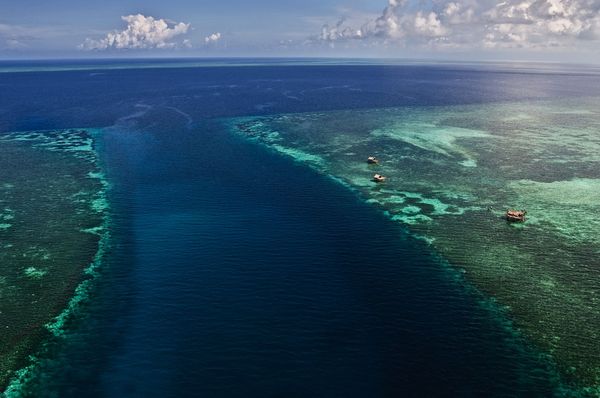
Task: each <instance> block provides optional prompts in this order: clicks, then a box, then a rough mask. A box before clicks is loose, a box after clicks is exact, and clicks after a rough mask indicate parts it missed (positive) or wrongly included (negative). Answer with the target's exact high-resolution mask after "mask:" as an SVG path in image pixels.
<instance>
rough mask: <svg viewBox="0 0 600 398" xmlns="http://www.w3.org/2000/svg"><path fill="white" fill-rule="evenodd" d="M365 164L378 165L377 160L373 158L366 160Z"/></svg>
mask: <svg viewBox="0 0 600 398" xmlns="http://www.w3.org/2000/svg"><path fill="white" fill-rule="evenodd" d="M367 163H369V164H378V163H379V159H377V158H376V157H375V156H369V157H368V158H367Z"/></svg>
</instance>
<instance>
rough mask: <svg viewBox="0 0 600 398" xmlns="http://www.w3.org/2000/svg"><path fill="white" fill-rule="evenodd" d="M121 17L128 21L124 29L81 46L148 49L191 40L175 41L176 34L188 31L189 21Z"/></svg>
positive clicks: (142, 16)
mask: <svg viewBox="0 0 600 398" xmlns="http://www.w3.org/2000/svg"><path fill="white" fill-rule="evenodd" d="M121 19H122V20H123V21H124V22H126V23H127V27H126V28H125V29H124V30H121V31H113V32H109V33H107V34H106V36H105V37H104V38H101V39H97V40H94V39H89V38H88V39H86V40H85V42H84V43H83V44H81V45H80V46H79V47H80V48H81V49H85V50H107V49H147V48H175V47H178V46H180V45H183V46H187V45H188V44H189V40H188V41H185V40H184V41H183V42H181V43H179V42H176V41H174V39H175V38H176V36H180V35H184V34H186V33H187V32H188V30H189V28H190V24H188V23H183V22H179V23H177V22H170V21H167V20H165V19H157V18H154V17H151V16H145V15H142V14H136V15H126V16H122V17H121Z"/></svg>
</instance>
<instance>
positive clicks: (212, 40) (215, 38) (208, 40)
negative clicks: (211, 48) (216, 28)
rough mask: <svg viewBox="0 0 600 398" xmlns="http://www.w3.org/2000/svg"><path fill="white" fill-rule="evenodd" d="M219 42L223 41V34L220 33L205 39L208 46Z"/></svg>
mask: <svg viewBox="0 0 600 398" xmlns="http://www.w3.org/2000/svg"><path fill="white" fill-rule="evenodd" d="M219 40H221V33H219V32H215V33H212V34H210V35H208V36H206V37H205V38H204V42H205V43H206V44H210V43H216V42H218V41H219Z"/></svg>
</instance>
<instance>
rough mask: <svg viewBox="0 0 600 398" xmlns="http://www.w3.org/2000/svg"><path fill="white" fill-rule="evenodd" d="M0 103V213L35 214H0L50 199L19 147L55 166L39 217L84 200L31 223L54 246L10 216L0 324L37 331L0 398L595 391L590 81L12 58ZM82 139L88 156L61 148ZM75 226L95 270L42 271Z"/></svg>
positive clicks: (519, 69) (330, 66) (428, 69)
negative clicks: (371, 161)
mask: <svg viewBox="0 0 600 398" xmlns="http://www.w3.org/2000/svg"><path fill="white" fill-rule="evenodd" d="M0 90H1V92H2V94H1V95H0V137H1V138H2V139H0V153H2V152H1V151H6V152H5V153H10V154H12V155H11V156H13V158H12V159H13V160H11V161H8V160H6V159H8V158H5V162H6V165H5V166H3V168H4V172H3V173H2V174H0V176H2V177H3V178H5V179H6V180H7V181H0V185H1V184H4V185H2V186H3V187H4V188H3V189H4V190H3V191H0V193H3V195H4V197H2V198H0V199H2V200H3V201H5V200H9V199H10V200H14V203H15V204H14V205H13V207H15V208H17V207H18V206H19V204H20V203H25V202H23V201H25V200H28V201H32V202H35V201H39V198H38V197H37V196H36V195H40V190H39V189H38V190H21V191H18V192H17V193H18V195H20V196H18V200H15V199H14V197H15V196H14V195H16V194H12V193H10V195H12V196H9V194H8V193H4V192H5V191H6V192H13V191H14V190H15V189H16V188H15V187H18V186H19V185H18V184H17V183H13V182H11V181H9V180H10V179H11V178H12V177H13V175H15V173H16V170H17V169H18V170H19V173H18V175H19V176H20V177H19V178H20V180H19V181H21V182H22V183H24V184H26V185H27V184H28V183H27V181H34V180H35V181H37V184H38V185H39V184H40V181H41V179H40V174H39V173H40V171H39V170H40V169H39V164H38V165H36V164H35V161H32V162H30V163H31V164H30V163H28V162H19V160H18V156H19V155H18V154H19V153H21V152H17V150H18V151H26V153H27V156H28V159H30V157H31V158H32V159H35V157H36V156H39V159H44V162H46V163H44V164H51V165H52V166H53V167H52V168H44V170H46V172H47V173H48V174H49V175H48V176H46V175H44V181H47V182H48V186H49V187H51V188H52V189H50V188H48V191H47V192H46V193H45V194H46V195H47V198H46V199H45V200H47V201H48V202H44V203H55V204H56V203H62V202H59V201H60V200H64V201H65V203H78V204H79V205H81V204H82V203H84V204H85V203H88V204H91V206H88V207H89V209H88V210H85V209H80V208H79V207H74V208H73V209H71V208H70V207H68V206H67V205H66V204H65V205H64V206H63V205H61V207H60V208H59V210H56V209H55V208H54V207H47V206H43V205H40V206H39V207H40V208H43V209H45V211H46V212H45V213H43V214H45V215H44V217H46V219H49V220H48V223H47V224H48V226H47V227H46V228H48V231H50V230H51V231H58V232H60V233H61V234H62V233H64V234H67V235H64V236H65V239H64V240H61V239H60V237H59V236H58V235H57V234H53V235H52V239H50V240H49V239H48V238H47V233H46V231H47V230H46V229H44V230H34V231H33V233H28V234H25V233H19V234H17V232H14V231H18V226H19V225H21V224H19V223H18V222H17V221H19V220H20V218H19V217H20V216H22V217H23V220H25V221H23V225H25V222H26V220H28V219H35V218H36V217H35V216H36V215H38V214H39V212H40V211H41V210H39V209H38V208H37V207H35V206H29V207H27V206H22V208H21V207H18V211H17V210H14V211H13V210H11V212H8V211H6V215H7V217H9V218H7V220H8V221H6V222H5V223H4V224H1V225H5V224H6V225H9V224H11V227H6V228H4V229H0V239H2V241H0V243H4V244H5V247H8V246H6V245H8V244H10V245H12V246H10V248H11V250H13V251H15V250H16V249H15V247H16V248H18V247H23V248H25V249H23V252H24V253H25V254H24V256H25V258H27V259H28V260H27V261H25V260H23V261H21V260H19V261H20V262H19V263H16V262H15V261H14V260H11V258H13V257H14V255H13V257H10V256H8V255H7V256H4V257H0V260H1V261H2V262H1V263H0V295H1V297H3V298H9V300H6V299H5V300H4V301H3V303H2V312H1V314H3V315H5V314H8V316H12V317H13V318H19V314H22V313H23V312H22V309H23V308H29V309H31V312H32V313H33V314H34V315H35V318H36V321H35V322H33V321H31V322H29V321H28V320H27V319H23V318H24V316H22V315H21V318H19V319H21V321H22V322H23V323H24V324H26V325H27V326H24V327H23V328H24V330H25V329H26V330H27V334H28V336H29V337H31V336H33V337H31V338H29V339H27V340H26V339H23V341H19V344H22V347H23V348H20V350H19V351H18V353H17V354H14V355H13V356H12V357H11V358H13V357H14V358H17V360H15V361H12V359H11V361H10V364H11V365H10V366H9V365H6V368H7V369H9V368H10V369H12V370H15V369H14V368H15V367H16V368H23V367H25V369H26V370H25V371H21V372H19V373H18V374H17V377H7V378H6V380H5V384H6V385H7V386H8V390H7V392H6V395H7V396H60V397H69V396H72V397H80V396H90V397H94V396H98V397H104V396H106V397H122V396H144V397H148V396H208V397H238V396H239V397H242V396H243V397H248V396H259V397H279V396H286V397H307V396H311V397H312V396H315V397H317V396H318V397H321V396H322V397H329V396H336V397H365V396H370V397H388V396H498V397H504V396H528V397H529V396H540V397H541V396H544V397H545V396H575V395H589V396H594V394H597V392H598V388H599V387H598V386H599V385H600V379H599V377H600V376H599V375H600V371H599V369H600V360H599V357H600V354H599V353H598V347H600V341H599V340H598V336H597V330H598V328H597V326H598V325H599V323H600V314H599V312H598V308H600V307H599V306H598V305H597V304H598V303H597V300H598V294H599V293H600V269H599V268H598V267H599V265H600V260H598V255H599V254H600V242H599V241H598V240H597V236H598V232H600V230H599V228H600V227H599V226H600V221H599V220H598V214H600V211H598V209H597V206H598V203H599V201H597V200H596V199H598V198H600V196H599V192H600V183H599V181H600V172H599V169H598V167H597V165H598V161H599V159H598V153H600V152H598V151H597V149H598V148H600V111H599V109H600V107H598V105H599V104H600V100H599V98H600V71H598V70H597V69H595V68H590V67H567V66H558V65H529V64H471V65H462V64H426V63H404V64H402V63H394V62H391V61H387V62H381V63H376V62H375V63H369V62H365V61H352V62H350V61H334V60H252V59H247V60H193V61H190V60H186V61H181V60H179V61H178V60H162V61H154V60H152V61H149V60H144V61H124V60H121V61H118V60H106V61H94V62H78V61H61V62H58V61H57V62H50V61H44V62H41V61H40V62H31V63H23V62H21V63H19V62H6V63H2V64H1V65H0ZM32 132H35V133H32ZM76 132H79V134H84V133H82V132H85V134H86V136H85V137H88V135H89V137H92V138H93V145H92V147H93V148H92V147H87V146H86V147H85V148H83V146H82V144H81V142H79V141H77V140H75V142H74V143H73V142H69V143H67V144H65V143H64V139H65V137H71V136H72V135H73V134H75V133H76ZM32 134H34V135H32ZM40 134H42V135H43V137H44V140H46V139H47V140H54V141H53V142H55V143H56V142H59V144H60V145H59V146H57V145H54V146H51V148H57V147H60V148H59V149H60V151H59V152H52V153H50V154H48V153H46V152H44V151H45V150H46V148H47V145H46V146H44V145H42V144H40V143H37V142H36V143H34V144H33V145H32V144H29V142H30V141H31V139H33V138H35V137H39V135H40ZM15 137H17V138H19V137H20V138H19V139H20V140H19V141H18V142H17V141H15ZM23 137H26V138H27V137H29V139H30V141H27V140H26V139H24V138H23ZM57 137H58V138H57ZM78 137H79V136H78ZM36 139H38V138H36ZM57 140H58V141H57ZM60 140H62V141H60ZM3 142H5V144H4V146H3ZM44 142H45V141H44ZM6 148H8V149H6ZM15 148H16V149H15ZM9 149H10V151H11V152H8V150H9ZM90 149H93V153H94V156H95V158H93V159H91V160H90V159H89V158H85V159H84V160H85V161H86V162H87V163H81V162H82V161H83V160H82V159H80V158H79V157H75V158H73V153H76V154H78V153H80V152H81V153H84V151H85V153H86V154H88V155H86V156H91V155H89V151H90ZM23 153H25V152H23ZM15 154H17V155H15ZM370 155H376V156H378V158H380V160H381V163H380V165H379V166H377V167H379V168H373V167H371V166H369V165H367V164H366V157H367V156H370ZM86 159H87V160H86ZM1 162H2V161H1V160H0V164H1ZM82 164H84V165H85V166H82ZM34 166H35V167H34ZM11 167H12V169H11ZM82 167H85V173H83V172H82V171H81V170H82ZM87 168H90V169H89V170H88V169H87ZM96 168H99V169H101V174H99V173H100V172H99V171H98V170H96ZM375 172H381V173H383V174H385V175H386V176H388V178H389V180H388V181H386V183H385V184H384V185H377V184H375V183H373V182H372V181H370V177H371V176H372V174H373V173H375ZM27 173H29V176H28V174H27ZM52 173H54V175H56V176H57V179H56V182H53V180H52ZM89 173H92V175H91V177H90V174H89ZM98 176H101V177H102V178H101V180H100V181H103V182H104V184H100V183H99V182H98V181H99V179H98ZM34 177H35V178H34ZM58 177H61V178H63V179H58ZM92 177H93V178H92ZM90 178H91V179H90ZM67 183H68V184H69V185H68V187H70V188H69V189H70V190H69V191H68V194H69V195H67V191H66V190H65V189H64V187H65V186H67V185H66V184H67ZM6 184H9V185H6ZM61 184H63V185H61ZM93 189H96V190H98V192H100V193H102V196H94V193H93V192H92V191H91V190H93ZM104 191H105V192H104ZM60 192H63V193H64V194H63V196H60V195H59V193H60ZM77 192H87V193H86V194H85V195H87V196H85V197H82V195H83V194H81V195H79V194H77ZM50 193H51V194H50ZM104 195H105V196H104ZM69 198H70V199H69ZM73 198H75V199H73ZM98 198H102V199H104V198H105V199H106V206H100V207H99V206H98V203H99V202H98V201H97V200H98ZM67 199H69V200H70V202H69V200H67ZM94 201H95V202H94ZM102 203H104V202H102ZM94 204H95V205H96V206H95V207H94V206H93V205H94ZM509 206H511V207H512V206H524V207H527V209H528V210H529V213H528V215H529V220H528V221H527V222H526V223H525V224H523V225H520V226H511V225H508V224H507V223H506V221H504V220H502V218H501V215H502V212H503V211H504V208H505V207H509ZM0 207H2V206H0ZM55 207H58V205H57V206H55ZM7 208H8V207H7ZM11 209H12V208H11ZM71 212H72V213H73V214H77V217H79V218H77V220H81V221H77V225H81V226H82V228H83V227H84V226H85V228H87V229H90V228H93V227H94V226H95V225H97V224H98V223H99V222H100V221H99V220H100V216H99V214H101V215H103V216H105V218H103V219H105V220H106V221H105V222H106V224H102V225H103V227H102V233H105V234H106V235H98V230H96V229H94V230H93V231H92V232H94V233H95V234H96V235H94V236H100V238H94V239H92V241H93V242H100V243H99V244H98V246H99V247H100V249H101V251H100V252H99V253H100V254H98V253H96V257H94V252H93V251H92V252H90V249H89V247H87V245H89V240H90V239H87V240H85V242H86V246H85V253H83V254H72V255H69V256H66V255H65V256H58V255H57V256H49V258H48V259H44V258H41V257H40V254H39V253H41V249H39V247H41V245H42V243H39V242H40V241H43V242H44V244H46V245H48V247H49V248H51V249H52V250H55V251H56V252H65V253H67V252H68V253H72V252H73V250H74V249H77V248H84V247H83V246H82V244H81V243H79V242H78V241H77V240H76V239H74V238H70V237H69V236H70V235H68V233H71V234H73V232H72V231H73V226H72V224H73V223H74V221H73V220H75V219H74V218H73V216H72V215H71ZM3 214H4V213H3ZM567 216H568V217H567ZM10 217H13V218H10ZM563 219H564V220H565V221H564V222H558V220H563ZM567 219H569V220H571V221H569V220H567ZM13 220H15V221H13ZM50 221H51V222H50ZM13 224H14V227H12V225H13ZM23 228H25V226H24V227H23ZM29 231H31V229H30V230H29ZM61 231H62V232H61ZM69 231H70V232H69ZM3 234H4V235H3ZM77 239H82V240H83V239H85V238H84V237H81V238H79V237H78V238H77ZM5 242H8V243H5ZM15 245H16V246H15ZM32 247H37V248H38V250H37V251H36V252H35V253H33V254H31V253H30V252H27V251H26V250H29V249H27V248H32ZM48 250H50V249H48ZM7 253H8V252H7ZM36 253H37V254H36ZM44 253H45V252H44ZM77 255H79V257H76V256H77ZM27 256H29V257H27ZM72 257H75V258H78V261H80V262H82V264H75V263H73V261H72V260H71V258H72ZM29 259H31V261H33V260H35V261H38V262H39V265H31V264H32V263H31V261H29ZM94 259H95V260H94ZM96 260H97V261H96ZM28 261H29V262H28ZM90 261H92V262H93V265H94V268H93V272H90V271H89V267H87V266H88V262H90ZM36 264H37V263H36ZM74 266H77V267H79V268H78V269H79V272H80V276H78V274H73V273H74V272H75V271H74V270H73V267H74ZM44 267H46V268H44ZM86 267H87V268H86ZM17 268H18V269H17ZM21 268H23V271H22V272H21V271H20V269H21ZM31 268H34V270H33V271H32V270H31ZM86 269H87V271H86ZM27 270H29V271H27ZM67 273H68V276H67ZM50 277H51V279H46V278H50ZM65 278H68V280H69V281H70V283H68V284H67V283H66V284H65V286H63V288H62V289H53V290H52V289H48V286H49V283H57V282H56V281H57V280H63V279H65ZM50 281H52V282H50ZM75 282H78V283H84V282H85V286H84V288H79V289H77V287H76V286H77V283H75ZM52 286H53V285H52ZM79 286H81V284H80V285H79ZM58 290H60V291H58ZM11 292H12V293H11ZM15 292H17V293H15ZM48 292H50V293H48ZM33 293H35V294H36V295H41V296H42V298H41V301H44V300H49V301H47V302H49V303H50V302H52V303H54V304H53V305H52V306H50V305H47V306H39V305H37V304H36V303H34V302H32V301H31V300H30V299H29V298H26V297H27V295H31V294H33ZM44 295H47V297H44ZM74 297H77V299H76V305H70V304H69V303H71V304H72V303H73V301H72V300H73V298H74ZM69 300H71V301H69ZM32 308H33V309H32ZM64 308H68V309H69V311H68V314H65V313H64ZM60 314H62V315H63V317H64V319H66V321H65V322H61V323H60V332H56V331H53V332H52V333H50V332H48V333H46V332H41V330H43V329H44V328H46V327H45V326H44V322H45V321H44V322H41V321H40V319H51V318H53V317H55V316H57V315H60ZM8 319H10V318H0V322H6V323H7V325H6V326H9V323H8ZM61 319H63V318H61ZM53 325H54V326H56V323H54V324H53ZM0 327H3V328H4V325H1V324H0ZM29 333H31V335H29ZM0 339H1V338H0ZM15 339H16V337H13V338H12V339H11V340H10V341H8V340H6V341H2V343H3V345H1V346H0V347H8V348H7V350H8V349H9V348H10V347H12V345H13V344H14V342H15V341H16V340H15ZM20 347H21V346H20ZM29 354H34V357H32V358H29ZM11 355H12V354H11ZM6 363H9V361H6ZM15 363H16V364H18V366H16V365H14V364H15ZM3 366H4V364H3Z"/></svg>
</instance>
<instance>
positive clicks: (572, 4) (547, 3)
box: [311, 0, 600, 52]
mask: <svg viewBox="0 0 600 398" xmlns="http://www.w3.org/2000/svg"><path fill="white" fill-rule="evenodd" d="M311 40H312V42H313V43H314V42H328V43H333V42H338V41H347V42H349V41H363V42H365V41H371V42H374V43H377V42H379V43H387V44H390V43H398V44H401V45H409V46H410V45H436V46H446V47H448V46H449V47H463V48H476V47H482V48H485V47H487V48H494V47H501V48H511V47H521V48H541V47H565V48H568V47H572V46H573V45H574V43H577V42H583V41H585V42H587V43H588V45H589V42H590V41H596V40H600V0H504V1H498V0H451V1H449V0H421V1H418V2H417V1H407V0H388V4H387V6H386V7H385V8H384V9H383V11H382V12H381V14H380V15H379V16H377V17H375V18H372V19H371V20H369V21H367V22H366V23H364V24H363V25H361V26H348V25H347V24H346V21H345V20H343V19H341V20H340V21H339V22H338V23H336V24H335V25H324V26H323V27H322V29H321V32H320V33H319V34H317V35H315V36H313V37H312V39H311ZM591 48H596V50H597V51H598V50H600V45H592V46H591ZM598 52H600V51H598Z"/></svg>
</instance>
